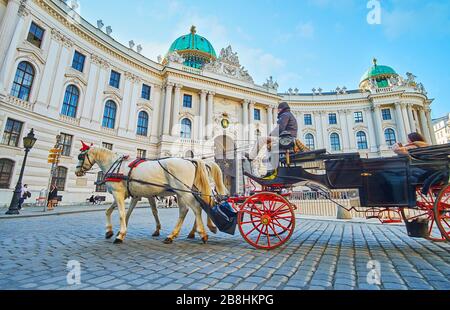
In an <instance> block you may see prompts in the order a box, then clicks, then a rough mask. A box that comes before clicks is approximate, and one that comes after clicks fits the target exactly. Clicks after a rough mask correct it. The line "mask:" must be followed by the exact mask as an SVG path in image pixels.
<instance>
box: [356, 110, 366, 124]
mask: <svg viewBox="0 0 450 310" xmlns="http://www.w3.org/2000/svg"><path fill="white" fill-rule="evenodd" d="M362 122H364V119H363V113H362V112H355V123H362Z"/></svg>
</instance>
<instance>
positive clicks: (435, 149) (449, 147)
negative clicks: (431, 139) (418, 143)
mask: <svg viewBox="0 0 450 310" xmlns="http://www.w3.org/2000/svg"><path fill="white" fill-rule="evenodd" d="M409 155H410V156H411V157H412V159H413V160H414V159H416V160H425V161H428V160H431V161H435V160H443V161H446V160H448V161H450V143H447V144H443V145H432V146H428V147H420V148H416V149H412V150H409Z"/></svg>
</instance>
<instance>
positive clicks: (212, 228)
mask: <svg viewBox="0 0 450 310" xmlns="http://www.w3.org/2000/svg"><path fill="white" fill-rule="evenodd" d="M206 226H208V228H209V231H210V232H212V233H213V234H217V227H216V225H214V223H213V221H212V220H211V218H210V217H209V216H208V220H207V223H206Z"/></svg>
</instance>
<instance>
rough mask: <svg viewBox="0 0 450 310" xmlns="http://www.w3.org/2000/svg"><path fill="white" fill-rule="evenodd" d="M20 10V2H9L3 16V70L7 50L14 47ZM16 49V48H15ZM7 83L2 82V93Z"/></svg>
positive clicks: (0, 43)
mask: <svg viewBox="0 0 450 310" xmlns="http://www.w3.org/2000/svg"><path fill="white" fill-rule="evenodd" d="M19 8H20V1H19V0H9V1H8V4H7V5H6V10H5V13H4V15H3V19H2V22H1V24H0V66H1V67H2V68H3V63H4V61H5V58H6V56H7V53H6V52H7V50H8V47H10V45H12V43H11V40H12V38H13V35H14V29H15V28H16V25H17V20H18V19H19V15H18V13H19ZM13 48H14V49H15V48H16V46H14V47H13ZM4 82H5V81H4V80H3V79H2V80H0V92H1V91H4V87H5V86H4V84H3V83H4Z"/></svg>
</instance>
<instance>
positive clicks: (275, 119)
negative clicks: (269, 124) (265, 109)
mask: <svg viewBox="0 0 450 310" xmlns="http://www.w3.org/2000/svg"><path fill="white" fill-rule="evenodd" d="M277 124H278V109H276V108H274V109H273V125H274V126H273V127H274V128H275V126H276V125H277Z"/></svg>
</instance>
